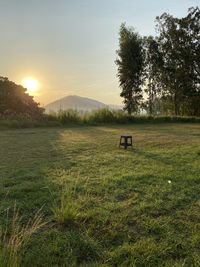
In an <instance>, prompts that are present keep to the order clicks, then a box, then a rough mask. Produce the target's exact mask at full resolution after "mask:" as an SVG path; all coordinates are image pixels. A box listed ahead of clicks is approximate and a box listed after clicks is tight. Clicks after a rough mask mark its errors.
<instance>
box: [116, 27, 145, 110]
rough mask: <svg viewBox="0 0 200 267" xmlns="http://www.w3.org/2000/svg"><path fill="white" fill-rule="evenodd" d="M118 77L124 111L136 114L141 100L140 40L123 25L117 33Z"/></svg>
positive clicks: (141, 68)
mask: <svg viewBox="0 0 200 267" xmlns="http://www.w3.org/2000/svg"><path fill="white" fill-rule="evenodd" d="M119 35H120V37H119V50H118V51H117V54H118V59H117V60H116V64H117V65H118V77H119V81H120V86H121V88H122V92H121V97H123V98H124V104H125V107H124V109H125V110H127V111H128V113H129V114H131V113H132V112H137V111H138V110H139V107H140V105H141V100H142V84H143V67H144V55H143V46H142V38H141V37H140V36H139V35H138V34H137V33H136V32H135V31H134V29H133V28H127V27H126V25H125V24H124V23H123V24H122V25H121V27H120V32H119Z"/></svg>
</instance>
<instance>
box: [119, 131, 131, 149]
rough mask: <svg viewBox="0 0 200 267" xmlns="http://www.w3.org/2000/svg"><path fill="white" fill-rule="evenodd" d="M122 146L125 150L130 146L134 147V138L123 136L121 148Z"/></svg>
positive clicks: (120, 143)
mask: <svg viewBox="0 0 200 267" xmlns="http://www.w3.org/2000/svg"><path fill="white" fill-rule="evenodd" d="M120 146H123V147H124V148H125V149H127V147H128V146H131V147H133V141H132V136H131V135H127V134H124V135H121V137H120V142H119V147H120Z"/></svg>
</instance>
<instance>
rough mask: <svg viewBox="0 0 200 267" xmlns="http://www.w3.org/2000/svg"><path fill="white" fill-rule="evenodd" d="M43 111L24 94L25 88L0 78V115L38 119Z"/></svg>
mask: <svg viewBox="0 0 200 267" xmlns="http://www.w3.org/2000/svg"><path fill="white" fill-rule="evenodd" d="M42 113H43V109H42V108H41V107H39V104H38V103H36V102H35V101H34V100H33V97H32V96H30V95H28V94H27V93H26V88H24V87H22V86H21V85H17V84H15V83H14V82H12V81H9V80H8V78H5V77H0V115H26V116H29V117H38V116H41V115H42Z"/></svg>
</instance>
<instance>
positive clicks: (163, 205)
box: [0, 123, 200, 267]
mask: <svg viewBox="0 0 200 267" xmlns="http://www.w3.org/2000/svg"><path fill="white" fill-rule="evenodd" d="M123 133H129V134H132V135H133V140H134V148H133V150H131V149H128V150H127V151H125V150H124V149H119V148H118V142H119V136H120V134H123ZM70 190H71V191H70ZM63 191H65V192H66V195H67V196H66V198H64V205H65V211H63V210H61V209H59V207H60V206H59V205H60V201H61V203H62V201H63V199H62V194H63ZM65 200H66V201H65ZM0 203H1V205H0V225H1V226H2V227H4V228H6V225H7V224H8V225H9V223H10V221H11V215H8V216H7V215H6V214H7V209H8V208H9V207H10V208H11V209H12V207H13V206H14V205H15V203H16V206H17V207H18V208H19V210H20V214H21V215H23V219H22V222H21V223H23V224H26V223H27V221H28V219H29V218H32V217H33V216H34V214H35V213H36V212H37V211H38V209H40V208H41V207H43V208H42V213H43V215H44V219H43V220H44V221H46V222H47V224H46V225H45V226H44V227H42V228H41V229H40V230H38V231H37V232H36V233H35V234H33V236H32V237H31V239H30V240H29V241H28V242H27V243H26V244H25V246H24V247H23V248H22V249H21V250H20V252H19V257H21V265H20V267H44V266H45V267H64V266H70V267H73V266H82V267H83V266H85V267H86V266H90V267H92V266H93V267H94V266H96V267H97V266H102V267H103V266H104V267H106V266H127V267H129V266H132V267H133V266H137V267H141V266H143V267H146V266H152V267H154V266H166V267H167V266H168V267H171V266H177V267H178V266H200V124H180V123H179V124H154V125H153V124H140V125H139V124H138V125H137V124H135V125H134V124H133V125H131V126H127V125H125V126H124V125H122V126H120V125H118V126H110V127H109V126H105V127H103V126H101V127H91V126H90V127H84V126H82V127H70V128H38V129H36V128H33V129H17V130H16V129H15V130H14V129H13V130H1V132H0ZM66 203H68V204H66ZM56 205H57V206H56ZM67 205H68V206H67ZM56 207H57V208H58V209H59V212H60V213H59V214H58V212H57V211H58V209H56ZM56 212H57V213H56ZM64 213H65V214H64ZM56 215H57V216H56ZM10 267H11V266H10Z"/></svg>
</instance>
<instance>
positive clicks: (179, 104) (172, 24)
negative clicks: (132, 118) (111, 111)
mask: <svg viewBox="0 0 200 267" xmlns="http://www.w3.org/2000/svg"><path fill="white" fill-rule="evenodd" d="M116 64H117V66H118V78H119V85H120V87H121V89H122V90H121V94H120V96H121V97H122V98H123V99H124V109H125V110H126V111H127V112H128V113H129V114H132V113H139V112H141V110H146V112H147V113H148V114H150V115H157V114H167V115H189V116H200V10H199V8H198V7H196V8H194V7H192V8H190V9H189V10H188V14H187V16H186V17H183V18H176V17H173V16H172V15H170V14H167V13H163V14H162V15H161V16H158V17H156V35H155V36H143V37H142V36H141V35H139V33H137V32H136V31H135V30H134V28H132V27H127V26H126V24H125V23H123V24H121V27H120V31H119V50H117V60H116Z"/></svg>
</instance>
